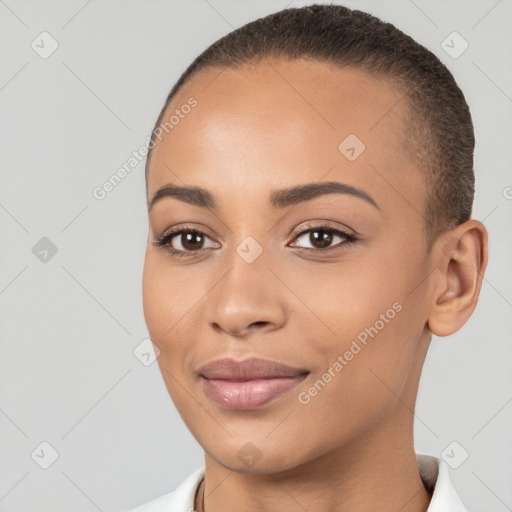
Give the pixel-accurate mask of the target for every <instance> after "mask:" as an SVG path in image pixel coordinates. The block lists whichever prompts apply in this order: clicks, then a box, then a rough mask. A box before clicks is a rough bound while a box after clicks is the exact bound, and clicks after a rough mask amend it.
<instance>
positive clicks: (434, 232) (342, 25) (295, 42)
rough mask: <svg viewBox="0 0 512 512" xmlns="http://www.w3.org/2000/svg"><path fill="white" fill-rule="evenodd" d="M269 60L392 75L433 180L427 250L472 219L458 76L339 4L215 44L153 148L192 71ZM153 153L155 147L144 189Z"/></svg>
mask: <svg viewBox="0 0 512 512" xmlns="http://www.w3.org/2000/svg"><path fill="white" fill-rule="evenodd" d="M265 57H278V58H279V57H284V58H289V59H298V58H313V59H317V60H320V61H323V62H328V63H333V64H335V65H339V66H352V67H355V68H358V69H361V70H363V71H366V72H368V73H370V74H372V75H375V76H380V77H383V78H386V79H389V80H390V81H391V82H392V83H393V84H394V85H395V86H396V87H397V88H398V89H399V90H401V91H402V92H403V93H404V95H407V97H408V98H407V100H408V105H409V109H408V119H407V122H408V125H407V127H408V130H407V133H406V134H404V136H405V137H407V142H408V145H409V147H410V152H411V154H412V155H413V157H414V159H415V161H416V163H417V165H418V166H419V167H420V168H421V169H422V170H423V171H424V172H425V173H426V177H427V182H428V184H429V187H428V188H429V191H428V195H427V198H426V199H427V201H426V205H427V206H426V210H425V212H423V216H424V218H425V233H426V239H427V243H428V245H429V249H430V245H431V243H432V242H433V241H434V240H435V239H436V238H437V236H438V235H439V234H440V233H442V232H443V231H445V230H446V229H448V228H450V227H453V226H455V225H457V224H460V223H462V222H465V221H466V220H468V219H469V218H470V217H471V211H472V206H473V198H474V190H475V177H474V171H473V151H474V145H475V139H474V131H473V123H472V120H471V114H470V111H469V107H468V105H467V103H466V100H465V98H464V95H463V93H462V91H461V90H460V88H459V87H458V85H457V83H456V81H455V79H454V77H453V76H452V74H451V73H450V71H449V70H448V69H447V68H446V66H445V65H444V64H443V63H442V62H441V61H440V60H439V59H438V58H437V57H436V56H435V55H434V54H433V53H432V52H430V51H429V50H427V49H426V48H425V47H424V46H422V45H420V44H419V43H417V42H416V41H415V40H414V39H412V38H411V37H410V36H408V35H407V34H404V33H403V32H402V31H400V30H399V29H397V28H396V27H395V26H394V25H392V24H391V23H385V22H383V21H382V20H380V19H378V18H376V17H375V16H372V15H370V14H368V13H365V12H362V11H358V10H352V9H348V8H347V7H344V6H341V5H323V4H314V5H310V6H306V7H300V8H291V9H285V10H282V11H279V12H276V13H274V14H270V15H268V16H265V17H263V18H259V19H257V20H255V21H252V22H250V23H248V24H246V25H244V26H242V27H240V28H238V29H236V30H234V31H232V32H230V33H229V34H227V35H225V36H224V37H222V38H221V39H219V40H217V41H216V42H214V43H213V44H212V45H210V46H209V47H208V48H207V49H206V50H204V51H203V52H202V53H201V54H200V55H199V56H198V57H197V58H196V59H195V60H194V61H193V62H192V63H191V64H190V65H189V66H188V68H187V69H186V70H185V71H184V72H183V74H182V75H181V77H180V78H179V80H178V81H177V82H176V84H175V85H174V87H173V88H172V89H171V92H170V93H169V95H168V97H167V100H166V101H165V104H164V106H163V108H162V110H161V112H160V115H159V117H158V120H157V122H156V124H155V128H154V129H153V132H152V135H151V142H152V144H151V147H153V146H154V144H155V129H156V128H157V127H158V125H160V123H161V121H162V118H163V115H164V113H165V110H166V108H167V106H168V104H169V103H170V101H171V100H172V98H173V97H174V96H175V94H176V93H177V92H178V90H179V89H180V88H181V87H182V86H183V85H184V84H185V83H186V82H187V80H189V79H190V77H191V76H192V75H194V73H196V72H198V71H199V70H201V69H204V68H207V67H213V68H215V67H219V68H220V67H226V66H227V67H230V68H237V67H238V66H240V65H241V64H244V63H251V62H257V61H258V60H260V59H262V58H265ZM150 156H151V149H150V150H149V152H148V157H147V160H146V186H147V177H148V169H149V163H150Z"/></svg>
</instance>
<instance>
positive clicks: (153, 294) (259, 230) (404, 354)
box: [143, 60, 429, 472]
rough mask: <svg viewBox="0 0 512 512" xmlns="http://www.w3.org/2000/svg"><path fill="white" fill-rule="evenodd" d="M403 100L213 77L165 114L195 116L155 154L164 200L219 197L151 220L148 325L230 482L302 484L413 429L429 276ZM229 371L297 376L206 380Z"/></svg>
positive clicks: (194, 426) (232, 73) (352, 73)
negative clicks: (249, 476) (293, 480)
mask: <svg viewBox="0 0 512 512" xmlns="http://www.w3.org/2000/svg"><path fill="white" fill-rule="evenodd" d="M402 95H403V94H402V93H401V92H400V91H398V90H397V89H395V88H394V87H392V86H391V85H390V84H388V83H387V82H386V81H384V80H381V81H378V80H377V79H376V78H373V77H371V76H369V75H367V74H365V73H363V72H361V71H358V70H354V69H338V68H335V67H333V66H331V65H327V64H324V63H320V62H316V61H307V60H296V61H285V60H279V61H273V62H262V63H259V64H257V65H252V66H245V67H242V68H240V69H238V70H229V69H226V70H224V71H222V72H221V70H220V69H207V70H203V71H201V72H200V73H198V74H197V75H195V76H194V77H193V78H192V79H191V81H190V82H188V83H187V84H186V85H185V86H184V88H182V90H181V91H180V93H179V94H178V95H177V96H176V97H175V98H174V100H173V102H172V104H171V105H170V106H169V108H168V109H167V113H166V115H165V117H164V120H167V119H168V118H169V117H170V116H171V115H173V112H174V111H175V110H176V109H178V110H179V114H181V115H178V117H179V122H176V123H174V122H173V127H172V129H168V130H167V131H168V133H165V131H164V136H163V137H161V140H160V141H159V142H158V144H157V146H156V147H155V149H154V152H153V155H152V160H151V169H150V173H149V177H148V198H149V200H150V201H151V200H152V199H153V197H154V195H155V194H156V192H157V191H158V190H159V189H161V188H163V187H165V186H169V185H173V186H175V187H185V186H186V187H199V188H201V189H204V190H205V191H207V192H208V193H209V194H210V195H211V196H209V197H208V198H207V199H204V200H203V201H202V202H201V201H200V200H199V199H198V197H199V195H198V194H193V193H188V194H187V195H184V196H181V197H180V196H179V194H177V193H175V192H173V193H169V194H168V195H165V194H162V195H161V196H160V198H159V199H158V200H155V201H154V203H152V205H151V208H150V212H149V236H148V245H147V251H146V256H145V264H144V275H143V303H144V315H145V319H146V323H147V327H148V330H149V333H150V336H151V339H152V341H153V343H154V344H155V345H156V346H157V347H158V349H159V350H160V355H159V357H158V364H159V366H160V370H161V372H162V376H163V378H164V381H165V384H166V386H167V389H168V391H169V393H170V396H171V398H172V400H173V402H174V404H175V406H176V407H177V409H178V411H179V413H180V414H181V416H182V418H183V420H184V422H185V423H186V425H187V426H188V428H189V429H190V431H191V432H192V434H193V435H194V436H195V437H196V439H197V440H198V442H199V443H200V444H201V445H202V447H203V448H204V449H205V451H206V453H207V454H208V455H209V456H210V457H212V459H214V460H216V461H217V462H218V463H220V464H221V465H223V466H224V467H227V468H231V469H233V470H236V471H240V472H258V471H279V470H285V469H290V468H294V467H297V466H299V465H300V464H303V463H306V462H308V461H312V460H313V459H315V458H316V457H319V456H321V455H323V454H327V453H336V452H339V451H340V450H345V452H347V451H348V450H349V448H350V447H351V446H352V447H356V446H357V445H358V441H361V440H362V439H363V437H365V438H366V440H367V442H368V439H377V438H378V437H379V436H380V437H381V438H382V436H386V437H387V439H389V438H390V436H391V437H392V436H393V435H395V433H396V431H397V425H402V426H403V423H404V422H410V424H412V415H411V412H410V408H409V409H408V410H406V409H407V408H406V407H404V406H403V405H402V404H404V403H409V404H410V405H411V407H413V406H414V404H413V402H414V397H415V394H416V389H417V381H418V379H419V374H420V370H421V364H422V362H423V358H424V355H425V351H426V347H427V345H428V340H429V333H428V330H427V327H426V321H427V316H428V307H427V303H428V301H427V299H426V297H428V294H429V291H428V286H429V285H428V279H426V277H427V276H428V275H429V259H428V257H427V247H426V242H425V237H424V222H425V221H424V219H423V217H422V214H421V213H422V212H423V211H424V207H425V196H426V185H425V182H424V177H423V175H422V173H421V172H420V171H419V170H418V169H417V168H416V167H415V165H413V163H412V161H411V160H410V159H409V156H408V154H409V148H408V146H407V144H408V142H407V127H406V125H405V121H404V119H405V114H406V110H405V109H406V106H405V105H404V103H405V102H400V100H401V98H402ZM191 98H192V100H191ZM194 100H195V101H196V102H197V103H196V104H195V106H194V107H193V108H182V106H183V105H185V104H187V103H188V104H192V103H193V101H194ZM351 134H352V135H351ZM363 144H364V146H363ZM326 184H331V186H333V187H335V186H336V184H338V187H337V188H328V187H327V186H324V188H318V186H321V185H326ZM332 184H334V185H332ZM305 185H308V186H309V185H314V186H317V188H316V189H314V188H313V189H307V188H306V189H303V190H302V191H303V193H302V194H301V193H300V190H299V191H295V192H294V193H288V194H287V193H286V191H289V190H290V189H295V188H296V187H302V186H305ZM326 192H327V193H326ZM194 198H195V199H194ZM158 239H160V241H161V242H162V243H163V245H160V246H158V245H155V241H156V240H158ZM224 358H231V359H234V360H235V361H238V362H240V361H243V360H246V359H249V358H261V359H266V360H270V361H273V362H277V363H281V364H284V365H287V366H289V367H291V368H292V369H295V370H296V371H292V372H291V373H290V374H286V375H285V373H286V372H283V371H282V369H278V370H276V369H275V368H274V370H273V371H274V373H272V371H271V370H269V368H268V367H266V366H265V367H264V371H267V372H270V373H267V377H273V378H266V379H262V378H261V377H262V374H258V373H257V370H258V369H254V368H252V369H251V368H249V370H248V373H244V374H243V375H242V374H240V375H238V374H237V375H236V376H235V377H238V379H237V378H235V377H234V376H233V375H234V374H229V375H227V374H225V373H224V374H221V373H222V372H223V371H224V372H226V371H227V370H226V367H224V366H221V373H216V374H215V373H212V372H213V370H212V371H211V372H210V373H209V374H208V375H206V376H205V373H204V372H205V370H204V365H207V364H209V363H212V362H215V361H217V360H219V359H224ZM259 369H260V370H261V368H259ZM235 370H236V368H235ZM246 370H247V369H246ZM251 372H252V373H251ZM235 373H236V371H235ZM241 375H242V377H243V376H245V377H250V378H251V379H252V380H249V381H247V380H246V381H245V382H236V380H238V381H240V379H241V378H242V377H241ZM205 377H209V378H205ZM229 377H230V378H229ZM257 377H260V378H257ZM397 404H398V405H399V406H397ZM370 433H371V435H370ZM297 439H300V443H297ZM247 443H252V444H251V445H248V444H247ZM388 444H389V443H388ZM390 449H391V450H392V449H393V446H391V447H390ZM249 452H250V453H249ZM246 453H249V455H255V459H259V460H258V463H257V464H255V465H254V466H252V465H251V464H250V463H248V462H247V457H244V454H246Z"/></svg>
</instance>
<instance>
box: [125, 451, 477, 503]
mask: <svg viewBox="0 0 512 512" xmlns="http://www.w3.org/2000/svg"><path fill="white" fill-rule="evenodd" d="M416 459H417V461H418V468H419V472H420V476H421V479H422V480H423V483H424V484H425V486H426V487H427V488H428V489H430V490H431V491H432V490H433V493H432V499H431V500H430V505H429V507H428V509H427V512H468V511H467V510H466V507H465V506H464V505H463V504H462V501H461V500H460V498H459V496H458V494H457V492H456V491H455V488H454V487H453V485H452V483H451V480H450V475H449V473H448V466H447V465H446V462H444V461H443V460H441V459H439V458H437V457H433V456H431V455H425V454H421V453H417V454H416ZM203 477H204V467H202V468H199V469H196V470H195V471H194V472H193V473H192V474H191V475H190V476H188V477H187V478H186V479H185V480H184V481H183V482H182V483H181V484H180V485H179V486H178V487H177V488H176V489H175V490H174V491H173V492H170V493H168V494H164V495H163V496H160V497H159V498H155V499H153V500H151V501H148V502H147V503H144V504H143V505H140V506H138V507H137V508H134V509H132V510H129V511H127V512H193V511H194V510H195V509H194V499H195V495H196V492H197V489H198V487H199V484H200V483H201V481H202V480H203Z"/></svg>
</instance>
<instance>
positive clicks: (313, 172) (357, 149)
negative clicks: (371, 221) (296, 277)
mask: <svg viewBox="0 0 512 512" xmlns="http://www.w3.org/2000/svg"><path fill="white" fill-rule="evenodd" d="M191 99H193V100H195V101H196V102H197V104H196V106H194V107H193V108H192V109H189V108H185V109H182V107H183V105H186V104H187V103H190V100H191ZM185 112H186V113H185ZM406 113H407V104H406V101H405V94H404V93H403V92H402V91H400V90H399V89H398V88H396V87H394V86H393V85H391V83H390V82H389V81H388V80H386V79H383V78H377V77H374V76H372V75H370V74H368V73H366V72H363V71H361V70H358V69H354V68H348V67H345V68H340V67H337V66H335V65H333V64H327V63H322V62H319V61H315V60H307V59H297V60H283V59H279V60H264V61H261V62H258V63H253V64H247V65H243V66H241V67H239V68H237V69H232V68H225V69H223V68H206V69H204V70H202V71H200V72H199V73H197V74H196V75H193V76H192V78H191V79H190V81H188V82H187V83H186V84H185V85H184V86H183V87H182V89H180V91H179V93H178V94H177V95H176V96H175V97H174V98H173V101H172V102H171V103H170V104H169V106H168V108H167V109H166V113H165V114H164V116H163V119H162V122H165V121H167V120H168V119H170V117H171V116H172V115H174V117H175V118H176V119H175V121H176V120H177V117H179V122H177V123H173V124H172V125H171V127H169V126H168V128H167V130H164V131H162V137H161V140H160V141H157V145H156V147H155V148H154V150H153V155H152V160H151V162H152V163H151V171H150V178H149V182H148V193H149V197H150V198H151V197H152V195H153V194H154V193H155V191H156V190H157V189H158V188H159V187H161V186H163V185H165V184H167V183H169V182H172V183H175V184H178V185H180V184H183V183H187V184H194V185H198V186H203V187H206V188H209V189H211V190H212V191H213V192H214V193H215V194H216V195H219V196H222V193H223V192H224V193H225V195H226V199H229V189H227V188H226V185H227V183H228V182H229V183H230V185H231V186H237V187H240V188H242V189H245V190H250V191H251V194H252V196H253V197H254V198H256V197H257V196H259V195H260V194H261V195H262V197H263V195H267V196H268V189H269V188H272V189H274V188H280V187H288V186H293V185H297V184H300V183H310V182H318V181H321V180H328V181H340V182H344V183H348V184H350V185H353V186H358V187H359V186H360V187H364V188H366V190H373V191H374V192H375V193H376V194H377V195H383V194H384V196H386V195H388V196H392V195H393V193H392V190H390V186H389V185H388V186H387V187H382V185H383V184H384V183H385V181H386V180H387V181H388V182H389V183H394V184H396V186H397V187H398V188H399V189H401V192H402V193H403V194H405V195H406V196H408V197H409V199H410V200H416V201H417V200H419V199H421V197H418V190H416V189H418V186H421V179H420V173H419V172H418V171H417V170H416V172H411V167H412V166H413V165H412V162H410V161H409V160H410V159H409V158H408V151H407V148H408V144H409V142H408V140H407V129H406V128H407V127H406V122H405V114H406ZM404 173H407V179H404V177H405V175H404ZM378 175H382V176H383V177H384V180H385V181H383V180H382V178H381V179H379V178H378ZM180 182H182V183H180ZM379 187H380V189H381V190H380V191H378V192H377V191H376V189H377V188H379ZM386 188H387V190H385V189H386ZM392 188H393V187H392ZM394 194H395V195H396V191H395V192H394ZM420 196H421V190H420ZM232 199H233V198H232V197H231V200H232ZM390 199H391V197H390ZM395 199H396V197H395ZM220 202H222V198H221V199H220Z"/></svg>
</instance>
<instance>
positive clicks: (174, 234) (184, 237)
mask: <svg viewBox="0 0 512 512" xmlns="http://www.w3.org/2000/svg"><path fill="white" fill-rule="evenodd" d="M205 240H210V242H212V245H210V246H209V247H218V244H217V243H216V242H213V241H212V240H211V239H210V238H209V237H208V236H207V235H206V233H204V232H203V231H201V230H198V229H195V228H194V229H192V228H190V229H189V228H181V229H176V230H174V231H170V232H167V233H163V234H162V235H160V236H158V237H156V238H155V240H154V242H153V245H155V246H157V247H163V248H165V250H166V251H168V252H169V253H171V255H173V256H190V255H194V254H193V253H197V252H199V251H201V250H202V249H205V248H208V246H205V245H204V244H205Z"/></svg>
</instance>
